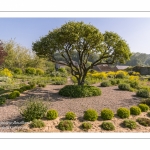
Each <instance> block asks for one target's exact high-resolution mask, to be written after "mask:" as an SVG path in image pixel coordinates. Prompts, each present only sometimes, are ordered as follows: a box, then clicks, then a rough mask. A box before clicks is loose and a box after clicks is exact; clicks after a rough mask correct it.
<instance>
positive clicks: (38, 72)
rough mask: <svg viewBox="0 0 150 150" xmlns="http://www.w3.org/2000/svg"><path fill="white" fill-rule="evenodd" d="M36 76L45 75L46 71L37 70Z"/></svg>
mask: <svg viewBox="0 0 150 150" xmlns="http://www.w3.org/2000/svg"><path fill="white" fill-rule="evenodd" d="M36 75H44V70H42V69H39V68H37V69H36Z"/></svg>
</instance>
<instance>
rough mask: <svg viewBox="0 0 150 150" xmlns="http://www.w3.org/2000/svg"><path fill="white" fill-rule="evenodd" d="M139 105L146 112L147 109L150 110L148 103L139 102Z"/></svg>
mask: <svg viewBox="0 0 150 150" xmlns="http://www.w3.org/2000/svg"><path fill="white" fill-rule="evenodd" d="M138 106H139V108H140V109H141V111H142V112H146V111H148V110H149V106H148V105H146V104H139V105H138Z"/></svg>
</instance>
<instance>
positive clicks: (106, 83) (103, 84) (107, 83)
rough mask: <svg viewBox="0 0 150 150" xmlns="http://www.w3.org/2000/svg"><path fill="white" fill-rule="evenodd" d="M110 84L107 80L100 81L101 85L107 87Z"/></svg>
mask: <svg viewBox="0 0 150 150" xmlns="http://www.w3.org/2000/svg"><path fill="white" fill-rule="evenodd" d="M109 86H111V83H110V82H109V81H104V82H102V83H101V87H109Z"/></svg>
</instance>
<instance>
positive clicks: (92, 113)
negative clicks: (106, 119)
mask: <svg viewBox="0 0 150 150" xmlns="http://www.w3.org/2000/svg"><path fill="white" fill-rule="evenodd" d="M97 118H98V113H97V111H96V110H94V109H88V110H87V111H85V112H84V119H85V120H88V121H95V120H97Z"/></svg>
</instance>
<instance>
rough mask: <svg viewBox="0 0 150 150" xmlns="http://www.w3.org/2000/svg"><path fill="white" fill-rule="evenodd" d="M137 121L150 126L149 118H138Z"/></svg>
mask: <svg viewBox="0 0 150 150" xmlns="http://www.w3.org/2000/svg"><path fill="white" fill-rule="evenodd" d="M136 121H137V122H138V123H139V124H140V125H142V126H146V127H149V126H150V119H148V118H138V119H137V120H136Z"/></svg>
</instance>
